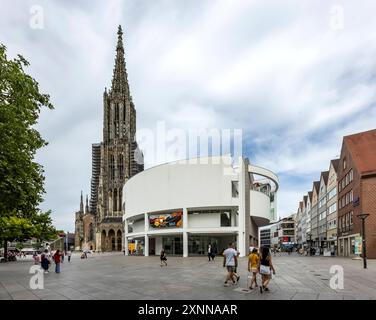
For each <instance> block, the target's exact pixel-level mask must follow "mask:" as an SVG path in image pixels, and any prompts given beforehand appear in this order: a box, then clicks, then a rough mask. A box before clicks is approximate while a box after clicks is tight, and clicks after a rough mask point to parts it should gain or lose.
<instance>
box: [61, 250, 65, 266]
mask: <svg viewBox="0 0 376 320" xmlns="http://www.w3.org/2000/svg"><path fill="white" fill-rule="evenodd" d="M64 256H65V252H64V250H63V251H62V252H61V263H64Z"/></svg>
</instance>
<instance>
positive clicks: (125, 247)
mask: <svg viewBox="0 0 376 320" xmlns="http://www.w3.org/2000/svg"><path fill="white" fill-rule="evenodd" d="M124 250H125V255H126V256H127V255H128V250H129V248H128V238H127V236H126V235H124Z"/></svg>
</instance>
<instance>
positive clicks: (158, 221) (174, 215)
mask: <svg viewBox="0 0 376 320" xmlns="http://www.w3.org/2000/svg"><path fill="white" fill-rule="evenodd" d="M149 224H150V227H152V228H154V229H160V228H180V227H182V226H183V212H182V211H176V212H171V213H166V214H157V215H154V214H153V215H150V217H149Z"/></svg>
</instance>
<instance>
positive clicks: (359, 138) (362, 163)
mask: <svg viewBox="0 0 376 320" xmlns="http://www.w3.org/2000/svg"><path fill="white" fill-rule="evenodd" d="M343 142H344V143H346V145H347V149H348V150H349V152H350V153H351V156H352V159H353V161H354V164H355V166H356V168H357V171H358V172H359V174H360V175H362V176H365V175H370V174H375V173H376V129H373V130H370V131H365V132H360V133H356V134H352V135H349V136H345V137H344V138H343Z"/></svg>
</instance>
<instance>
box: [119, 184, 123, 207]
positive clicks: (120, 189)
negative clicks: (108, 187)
mask: <svg viewBox="0 0 376 320" xmlns="http://www.w3.org/2000/svg"><path fill="white" fill-rule="evenodd" d="M122 195H123V188H122V187H120V188H119V211H121V209H122Z"/></svg>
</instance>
